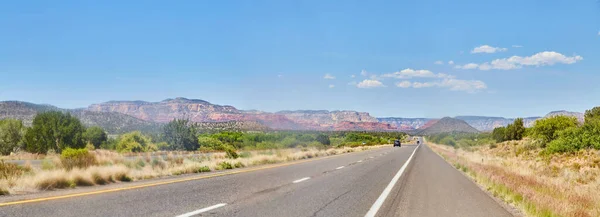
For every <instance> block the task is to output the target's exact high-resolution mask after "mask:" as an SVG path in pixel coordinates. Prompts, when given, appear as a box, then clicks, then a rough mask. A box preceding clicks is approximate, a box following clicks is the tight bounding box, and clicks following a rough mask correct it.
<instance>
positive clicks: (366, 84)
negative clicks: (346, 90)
mask: <svg viewBox="0 0 600 217" xmlns="http://www.w3.org/2000/svg"><path fill="white" fill-rule="evenodd" d="M356 86H357V87H358V88H375V87H385V85H383V83H381V81H378V80H370V79H365V80H363V81H361V82H360V83H358V84H357V85H356Z"/></svg>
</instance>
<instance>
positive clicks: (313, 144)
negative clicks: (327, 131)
mask: <svg viewBox="0 0 600 217" xmlns="http://www.w3.org/2000/svg"><path fill="white" fill-rule="evenodd" d="M306 146H307V147H312V148H317V149H325V148H327V146H325V145H323V144H322V143H320V142H317V141H314V142H311V143H308V144H307V145H306Z"/></svg>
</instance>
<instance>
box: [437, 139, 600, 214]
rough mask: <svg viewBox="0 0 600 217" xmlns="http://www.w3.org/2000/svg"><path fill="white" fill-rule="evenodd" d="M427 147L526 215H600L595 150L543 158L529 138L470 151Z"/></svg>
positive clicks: (598, 157)
mask: <svg viewBox="0 0 600 217" xmlns="http://www.w3.org/2000/svg"><path fill="white" fill-rule="evenodd" d="M429 146H430V147H431V148H432V149H433V150H434V151H436V152H437V153H438V154H440V155H441V156H443V157H444V158H445V159H446V160H447V161H449V162H450V163H451V164H453V165H454V166H455V167H457V168H458V169H460V170H462V171H463V172H466V173H467V174H468V175H469V176H471V177H472V178H474V179H475V180H476V181H477V182H479V183H480V184H482V185H484V186H485V187H486V188H487V189H488V190H489V191H491V192H492V193H493V194H494V195H496V196H497V197H499V198H501V199H504V200H505V201H507V202H509V203H512V204H513V205H515V206H516V207H518V208H520V209H521V210H522V211H524V213H525V214H527V215H528V216H581V217H585V216H600V180H599V179H598V174H600V164H599V163H600V153H599V152H598V151H597V150H585V151H581V152H579V153H577V154H569V155H553V156H543V155H540V154H539V152H540V149H539V148H535V145H533V144H532V141H529V140H522V141H510V142H504V143H500V144H498V145H497V147H495V148H490V147H487V146H485V147H483V146H482V147H477V148H474V149H472V150H470V151H464V150H458V149H454V148H452V147H450V146H444V145H435V144H429Z"/></svg>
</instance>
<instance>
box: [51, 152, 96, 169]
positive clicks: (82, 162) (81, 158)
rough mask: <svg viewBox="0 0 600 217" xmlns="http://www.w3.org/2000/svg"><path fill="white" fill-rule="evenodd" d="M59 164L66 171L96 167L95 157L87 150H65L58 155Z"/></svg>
mask: <svg viewBox="0 0 600 217" xmlns="http://www.w3.org/2000/svg"><path fill="white" fill-rule="evenodd" d="M60 162H61V163H62V165H63V167H65V168H66V169H73V168H75V167H78V168H87V167H90V166H93V165H96V163H97V162H96V156H94V155H93V154H91V153H89V152H88V150H87V149H85V148H81V149H72V148H66V149H64V150H63V152H62V153H61V154H60Z"/></svg>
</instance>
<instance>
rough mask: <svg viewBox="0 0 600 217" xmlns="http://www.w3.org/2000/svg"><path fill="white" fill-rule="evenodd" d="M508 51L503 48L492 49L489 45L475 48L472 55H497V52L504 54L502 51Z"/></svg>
mask: <svg viewBox="0 0 600 217" xmlns="http://www.w3.org/2000/svg"><path fill="white" fill-rule="evenodd" d="M507 50H508V49H506V48H502V47H492V46H489V45H481V46H479V47H476V48H473V50H472V51H471V53H496V52H502V51H507Z"/></svg>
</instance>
